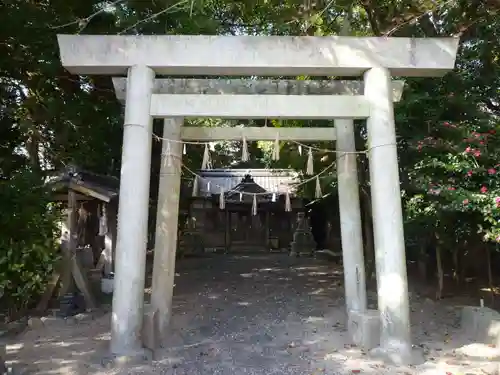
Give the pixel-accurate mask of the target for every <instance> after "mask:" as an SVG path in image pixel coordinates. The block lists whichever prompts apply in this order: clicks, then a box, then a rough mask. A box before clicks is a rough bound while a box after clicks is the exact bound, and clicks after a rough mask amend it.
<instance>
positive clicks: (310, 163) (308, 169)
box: [306, 148, 314, 176]
mask: <svg viewBox="0 0 500 375" xmlns="http://www.w3.org/2000/svg"><path fill="white" fill-rule="evenodd" d="M306 174H308V175H309V176H311V175H313V174H314V159H313V154H312V149H311V148H309V151H308V152H307V166H306Z"/></svg>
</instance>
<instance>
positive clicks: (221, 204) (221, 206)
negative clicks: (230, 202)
mask: <svg viewBox="0 0 500 375" xmlns="http://www.w3.org/2000/svg"><path fill="white" fill-rule="evenodd" d="M225 208H226V201H225V200H224V190H223V189H222V188H220V193H219V209H221V210H223V209H225Z"/></svg>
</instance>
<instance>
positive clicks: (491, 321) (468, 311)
mask: <svg viewBox="0 0 500 375" xmlns="http://www.w3.org/2000/svg"><path fill="white" fill-rule="evenodd" d="M461 327H462V330H463V331H464V333H465V334H466V335H467V336H469V337H470V338H473V339H475V340H477V341H478V342H481V343H484V344H492V345H495V346H497V347H500V313H498V312H497V311H495V310H493V309H490V308H489V307H477V306H464V308H463V309H462V316H461Z"/></svg>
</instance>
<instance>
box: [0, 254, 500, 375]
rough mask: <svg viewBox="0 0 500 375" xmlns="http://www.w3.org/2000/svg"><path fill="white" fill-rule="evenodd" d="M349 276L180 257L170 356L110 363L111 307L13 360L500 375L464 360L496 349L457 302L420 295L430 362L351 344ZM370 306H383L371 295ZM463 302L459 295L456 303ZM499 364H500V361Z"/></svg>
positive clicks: (301, 266)
mask: <svg viewBox="0 0 500 375" xmlns="http://www.w3.org/2000/svg"><path fill="white" fill-rule="evenodd" d="M342 277H343V276H342V272H341V269H339V268H338V267H337V266H335V265H332V264H331V263H325V262H324V261H318V260H314V259H306V258H290V257H288V256H287V255H269V256H267V255H266V256H223V255H217V256H214V257H212V258H204V259H185V260H181V261H179V262H178V267H177V277H176V286H175V296H174V315H173V318H172V324H171V325H172V334H171V336H170V343H169V347H168V349H166V350H165V352H164V353H163V356H162V358H163V359H162V360H160V361H156V362H154V363H153V364H148V365H143V366H136V367H133V368H128V369H121V370H114V369H105V368H103V367H102V366H101V365H100V361H101V359H102V358H103V356H105V354H106V353H107V346H108V341H109V319H110V315H109V313H104V312H102V313H101V314H100V316H95V315H94V316H87V315H80V316H78V317H77V318H76V319H71V320H69V321H64V320H60V319H55V318H54V319H46V320H45V322H44V324H43V325H42V326H40V327H36V328H32V329H30V330H28V331H26V332H25V333H23V334H22V335H20V336H18V337H17V338H16V339H14V340H11V342H10V343H9V345H8V347H7V350H8V359H9V360H10V361H11V363H12V364H14V366H16V367H17V368H19V369H24V370H25V372H24V373H28V374H46V375H49V374H56V375H58V374H61V375H62V374H64V375H87V374H96V375H98V374H102V375H108V374H170V375H196V374H206V375H210V374H221V375H238V374H252V375H264V374H266V375H271V374H273V375H280V374H287V375H293V374H297V375H298V374H301V375H302V374H307V375H312V374H317V375H320V374H330V375H331V374H356V373H361V374H391V375H393V374H406V375H410V374H421V375H431V374H443V375H447V374H454V375H455V374H457V375H458V374H463V375H466V374H499V372H494V371H493V368H494V367H495V366H498V364H497V363H496V362H494V361H492V360H480V359H478V358H477V357H476V358H472V357H470V356H469V357H465V356H464V355H461V354H460V353H461V350H464V349H467V348H468V349H469V351H475V353H476V355H478V354H477V353H478V351H479V352H481V353H479V354H480V355H483V356H484V355H485V353H484V352H485V351H487V350H490V351H491V350H493V351H494V352H493V353H491V354H487V355H490V356H494V355H496V354H497V353H496V349H492V348H483V347H480V348H479V349H478V348H477V347H473V346H471V347H464V345H465V344H470V342H468V341H467V340H466V339H465V338H463V337H461V335H460V334H459V329H458V319H457V309H456V308H454V307H453V306H452V305H453V301H450V300H448V301H447V303H444V302H440V303H436V302H432V301H430V300H428V299H424V298H419V297H418V296H417V295H416V293H413V294H412V298H411V305H412V324H413V334H414V336H415V337H414V343H415V344H416V345H418V346H420V347H421V349H422V350H423V351H424V353H425V356H426V359H427V362H426V363H425V364H423V365H420V366H418V367H412V368H391V367H390V366H384V365H383V364H381V363H379V362H377V361H375V360H372V359H370V358H369V356H367V355H366V354H365V353H363V352H362V351H361V350H359V349H357V348H355V347H352V346H351V345H349V341H348V337H347V332H346V330H345V320H346V319H345V313H344V299H343V287H342ZM369 295H370V304H374V303H375V298H374V297H375V295H374V293H369ZM455 303H456V301H455ZM497 369H498V367H497Z"/></svg>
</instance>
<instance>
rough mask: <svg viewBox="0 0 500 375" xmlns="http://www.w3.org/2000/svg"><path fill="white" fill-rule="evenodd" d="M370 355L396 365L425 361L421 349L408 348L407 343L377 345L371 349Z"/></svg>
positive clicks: (415, 363) (413, 364)
mask: <svg viewBox="0 0 500 375" xmlns="http://www.w3.org/2000/svg"><path fill="white" fill-rule="evenodd" d="M370 356H371V357H372V358H373V359H377V360H380V361H382V362H384V363H386V364H388V365H395V366H417V365H421V364H423V363H424V362H425V357H424V354H423V351H422V350H421V349H418V348H408V347H407V346H406V345H402V346H399V345H395V346H393V347H390V348H382V347H377V348H374V349H372V350H371V351H370Z"/></svg>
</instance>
